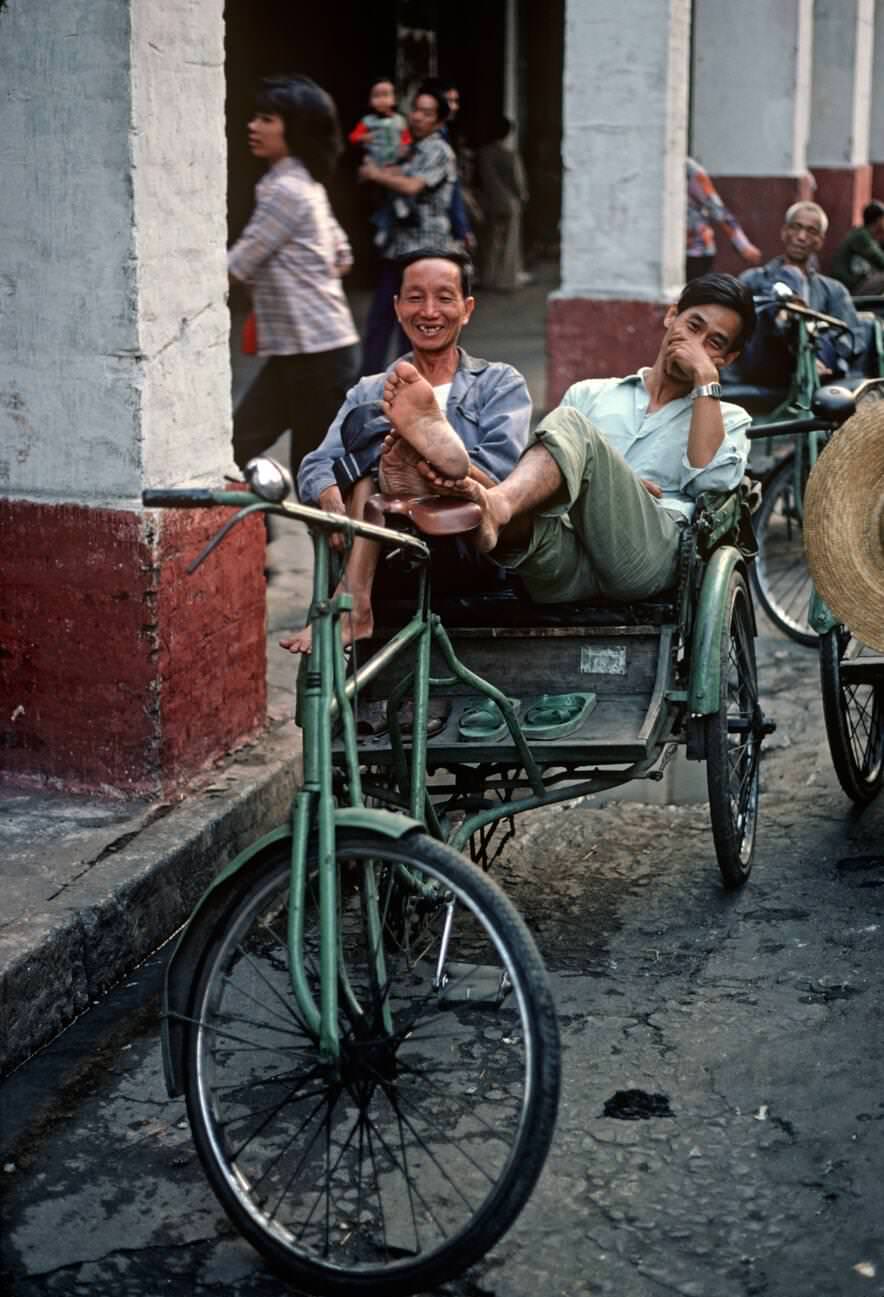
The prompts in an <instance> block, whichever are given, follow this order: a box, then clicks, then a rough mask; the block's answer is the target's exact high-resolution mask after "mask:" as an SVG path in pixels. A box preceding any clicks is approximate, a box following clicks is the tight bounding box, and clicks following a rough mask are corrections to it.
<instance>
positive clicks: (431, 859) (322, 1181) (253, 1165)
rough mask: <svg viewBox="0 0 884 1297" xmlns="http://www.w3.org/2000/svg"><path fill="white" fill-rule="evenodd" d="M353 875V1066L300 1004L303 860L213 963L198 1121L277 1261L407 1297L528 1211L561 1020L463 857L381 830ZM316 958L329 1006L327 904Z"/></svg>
mask: <svg viewBox="0 0 884 1297" xmlns="http://www.w3.org/2000/svg"><path fill="white" fill-rule="evenodd" d="M366 868H367V869H368V872H369V874H370V877H371V878H372V879H373V885H374V886H375V887H376V888H377V892H378V897H379V904H380V910H381V915H382V922H383V958H384V961H385V969H384V971H383V974H382V975H381V976H379V975H378V973H377V971H376V968H375V965H374V961H373V960H372V959H371V958H369V951H370V949H371V942H370V940H369V938H368V936H367V925H366V921H365V914H366V904H365V891H366V885H365V882H364V879H365V876H366ZM338 869H339V872H340V877H341V880H342V885H341V889H340V890H341V893H342V899H341V902H340V929H341V939H340V949H341V967H342V969H343V970H345V973H344V974H343V975H342V977H341V979H340V990H341V995H340V998H341V1010H340V1031H341V1038H342V1050H341V1062H340V1066H339V1067H333V1066H332V1065H330V1064H328V1063H326V1062H324V1061H323V1059H321V1058H320V1056H319V1051H318V1048H317V1045H316V1042H315V1041H314V1040H313V1039H312V1038H311V1036H310V1033H309V1032H308V1031H307V1030H306V1029H305V1028H304V1026H303V1024H302V1022H301V1020H300V1015H299V1013H298V1011H297V1009H296V1007H295V1006H294V1003H293V1000H292V995H291V989H290V982H289V974H288V952H287V947H286V935H285V934H286V919H287V911H288V855H287V852H282V853H280V855H279V856H278V857H277V858H276V859H275V860H274V861H272V862H271V863H270V865H269V866H268V867H266V868H265V869H264V870H263V872H262V873H261V874H260V875H259V876H258V877H256V878H251V879H248V880H247V881H246V882H245V884H244V886H243V888H242V890H241V891H240V893H239V895H238V897H237V898H236V900H235V902H234V904H233V905H232V907H231V909H230V910H229V911H228V914H227V916H226V919H225V920H224V922H223V923H222V924H219V927H218V930H216V931H215V932H214V934H213V936H212V939H211V942H210V947H209V949H208V951H207V953H206V955H205V957H204V960H203V967H202V970H201V974H200V977H199V979H198V983H197V988H196V993H195V999H194V1006H193V1015H194V1019H195V1022H194V1025H193V1026H192V1028H191V1031H190V1041H189V1050H188V1054H189V1059H188V1072H189V1075H188V1096H187V1097H188V1110H189V1113H190V1118H191V1125H192V1127H193V1133H194V1139H195V1142H196V1145H197V1148H198V1150H199V1153H200V1157H201V1159H202V1160H203V1163H204V1166H205V1169H206V1171H207V1174H208V1177H209V1180H210V1183H211V1184H212V1187H213V1189H214V1190H215V1192H216V1194H217V1195H218V1197H219V1199H220V1201H221V1202H222V1204H223V1205H224V1207H225V1210H227V1212H228V1214H229V1215H230V1216H231V1219H232V1220H233V1221H234V1223H235V1224H236V1226H237V1227H238V1228H239V1229H240V1230H241V1232H242V1233H243V1234H244V1235H245V1236H246V1237H247V1238H248V1239H249V1240H250V1241H251V1242H252V1243H253V1244H254V1245H255V1246H256V1247H257V1248H258V1249H259V1250H260V1251H261V1252H262V1253H263V1254H264V1255H265V1256H266V1257H267V1258H268V1260H270V1261H271V1263H272V1264H273V1265H274V1266H275V1267H276V1268H277V1269H279V1270H280V1271H281V1272H282V1273H284V1274H285V1275H286V1277H288V1278H289V1279H292V1280H293V1281H294V1282H295V1283H297V1284H298V1286H300V1287H301V1288H303V1289H304V1290H305V1291H307V1292H311V1293H319V1294H325V1293H328V1294H337V1295H338V1297H342V1295H343V1294H360V1293H362V1294H365V1293H373V1294H375V1293H376V1294H378V1295H380V1294H384V1295H385V1297H386V1295H387V1294H390V1295H392V1294H396V1293H407V1292H413V1291H415V1290H416V1289H419V1288H421V1287H428V1286H432V1285H435V1284H438V1283H440V1282H443V1281H444V1280H446V1279H448V1278H450V1277H452V1276H453V1275H455V1274H457V1273H459V1272H460V1271H462V1270H463V1269H464V1268H465V1267H466V1266H467V1265H469V1264H471V1263H472V1262H473V1261H475V1260H477V1259H478V1258H479V1257H480V1256H481V1255H483V1254H484V1252H486V1251H487V1250H488V1248H489V1247H491V1246H492V1245H493V1244H494V1243H495V1242H496V1241H497V1239H498V1238H499V1237H500V1236H501V1235H502V1234H503V1233H504V1231H505V1230H506V1229H507V1228H508V1227H509V1225H510V1224H511V1223H512V1221H513V1220H514V1219H515V1217H516V1215H517V1214H518V1212H519V1211H520V1209H521V1207H522V1206H523V1205H524V1203H525V1201H526V1200H527V1198H528V1196H529V1194H530V1192H531V1189H532V1187H533V1185H534V1183H535V1181H536V1178H537V1176H538V1174H539V1173H540V1170H541V1168H542V1165H543V1161H544V1159H545V1156H546V1152H547V1150H548V1147H549V1144H550V1141H551V1138H552V1130H553V1124H554V1120H555V1111H556V1106H557V1098H558V1083H559V1082H558V1076H559V1072H558V1068H559V1062H558V1058H559V1054H558V1048H559V1047H558V1035H557V1026H556V1020H555V1013H554V1008H553V1004H552V998H551V995H550V993H549V987H548V983H547V979H546V975H545V972H544V970H543V966H542V964H541V962H540V958H539V956H538V955H537V952H536V949H535V948H534V946H533V942H532V941H531V938H530V936H529V935H528V933H527V930H526V929H525V928H524V924H523V923H522V921H521V919H520V918H519V917H518V915H517V914H516V912H515V910H514V909H513V907H512V906H511V904H510V903H509V901H508V900H507V899H506V897H505V896H504V895H503V893H501V892H500V890H499V889H498V888H496V887H495V886H494V885H493V884H492V883H491V882H490V880H488V879H487V878H485V877H484V876H483V875H482V874H480V873H479V872H478V871H477V870H475V869H474V868H473V867H472V866H471V865H469V863H468V862H467V861H465V860H464V859H463V857H461V856H459V855H458V854H457V853H456V852H453V851H452V850H451V849H450V848H448V847H445V846H443V845H442V844H439V843H436V842H433V841H431V840H430V839H428V838H427V837H426V836H425V835H422V834H413V835H409V836H408V837H407V838H406V839H404V840H401V841H398V842H392V841H389V840H386V839H382V838H381V837H380V836H379V835H372V834H360V835H351V836H348V837H345V838H344V839H343V840H342V841H340V842H339V847H338ZM406 882H407V885H405V883H406ZM311 897H312V889H311ZM313 899H314V900H315V898H313ZM452 901H453V902H456V903H455V904H454V907H453V914H454V919H453V928H452V935H451V938H450V944H449V946H448V949H447V953H446V954H445V957H444V958H442V957H441V956H440V943H441V941H442V934H443V931H444V928H445V920H446V915H447V914H448V913H449V909H450V905H449V903H450V902H452ZM304 949H305V959H306V965H307V975H308V980H309V981H310V984H311V986H312V987H313V989H314V991H316V992H317V994H318V952H319V936H318V913H317V908H316V905H315V903H313V904H310V905H309V906H308V915H307V925H306V930H305V939H304ZM440 971H441V974H442V977H441V979H440V978H439V973H440ZM385 1014H386V1015H387V1020H388V1021H389V1015H391V1016H392V1028H393V1029H392V1034H391V1033H390V1032H389V1031H388V1030H386V1029H385V1026H384V1017H385Z"/></svg>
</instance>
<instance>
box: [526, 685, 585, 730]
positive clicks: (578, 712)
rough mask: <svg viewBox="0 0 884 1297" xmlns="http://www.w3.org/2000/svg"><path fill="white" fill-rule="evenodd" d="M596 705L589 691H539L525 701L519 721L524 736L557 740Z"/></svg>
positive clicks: (573, 727)
mask: <svg viewBox="0 0 884 1297" xmlns="http://www.w3.org/2000/svg"><path fill="white" fill-rule="evenodd" d="M595 705H596V696H595V694H592V693H587V694H583V693H580V694H578V693H573V694H540V696H539V697H537V698H535V699H534V700H533V701H532V702H530V703H529V704H528V708H527V710H526V712H525V717H524V719H523V721H522V733H523V734H524V735H525V738H526V739H534V740H535V741H536V740H538V739H539V740H545V739H561V738H565V737H566V736H567V735H568V734H573V732H574V730H576V729H577V728H578V727H579V726H580V725H581V723H582V722H583V721H584V720H585V719H586V717H587V716H588V715H589V714H590V712H591V711H592V709H593V708H594V707H595Z"/></svg>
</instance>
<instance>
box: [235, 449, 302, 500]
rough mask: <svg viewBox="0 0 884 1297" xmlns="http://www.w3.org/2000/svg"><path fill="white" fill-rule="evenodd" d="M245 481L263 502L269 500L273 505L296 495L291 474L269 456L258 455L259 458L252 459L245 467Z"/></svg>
mask: <svg viewBox="0 0 884 1297" xmlns="http://www.w3.org/2000/svg"><path fill="white" fill-rule="evenodd" d="M245 479H246V481H247V482H248V484H249V488H250V489H251V490H252V491H254V493H255V495H260V497H261V499H262V500H269V501H271V502H272V503H273V504H279V502H280V501H281V500H286V499H288V497H289V496H294V494H295V484H294V482H293V481H292V475H291V473H290V472H289V470H288V469H287V468H284V467H283V465H282V464H280V463H279V461H278V460H276V459H272V458H271V457H270V456H269V455H258V456H257V458H255V459H250V460H249V462H248V464H246V467H245Z"/></svg>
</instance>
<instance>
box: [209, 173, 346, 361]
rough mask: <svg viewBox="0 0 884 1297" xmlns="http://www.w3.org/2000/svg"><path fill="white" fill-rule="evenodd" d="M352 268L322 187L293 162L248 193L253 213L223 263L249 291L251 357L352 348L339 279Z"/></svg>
mask: <svg viewBox="0 0 884 1297" xmlns="http://www.w3.org/2000/svg"><path fill="white" fill-rule="evenodd" d="M352 264H353V254H352V253H351V251H350V244H349V243H348V241H347V236H346V235H345V234H344V231H343V230H342V229H341V227H340V225H339V224H338V222H337V221H336V220H335V218H334V216H333V214H332V210H331V205H330V203H329V201H328V194H327V193H326V192H325V187H324V186H323V185H321V184H320V183H319V182H318V181H317V180H314V179H313V178H312V177H311V175H310V173H309V172H308V171H307V168H306V167H305V166H304V164H303V163H302V162H300V161H299V160H298V159H297V158H290V157H285V158H281V159H280V161H279V162H276V163H275V164H274V165H273V166H272V167H271V168H270V170H269V171H268V172H267V174H266V175H265V176H263V177H262V179H261V180H259V182H258V184H257V185H256V187H255V210H254V212H253V213H252V218H251V220H250V221H249V223H248V225H247V226H246V228H245V229H244V230H243V232H242V234H241V235H240V237H239V238H238V239H237V241H236V243H235V244H234V245H233V247H232V248H231V249H230V252H229V253H228V256H227V268H228V270H229V271H230V273H231V275H233V276H234V278H235V279H239V280H242V282H243V283H245V284H248V285H249V286H250V287H251V289H252V301H253V304H254V308H255V316H256V319H257V325H258V355H259V356H293V355H301V354H314V353H316V352H320V351H333V350H336V349H337V348H339V347H348V346H351V345H352V344H353V343H355V342H357V341H358V334H357V332H356V327H355V325H354V324H353V317H352V315H351V314H350V307H349V305H348V304H347V298H346V296H345V294H344V288H343V285H342V284H341V280H340V276H341V274H342V273H344V272H345V271H346V270H349V268H350V266H351V265H352Z"/></svg>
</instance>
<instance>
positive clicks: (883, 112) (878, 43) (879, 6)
mask: <svg viewBox="0 0 884 1297" xmlns="http://www.w3.org/2000/svg"><path fill="white" fill-rule="evenodd" d="M869 162H870V163H871V164H872V197H873V198H878V199H881V201H882V202H884V0H875V41H874V46H873V54H872V113H871V121H870V123H869Z"/></svg>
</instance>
